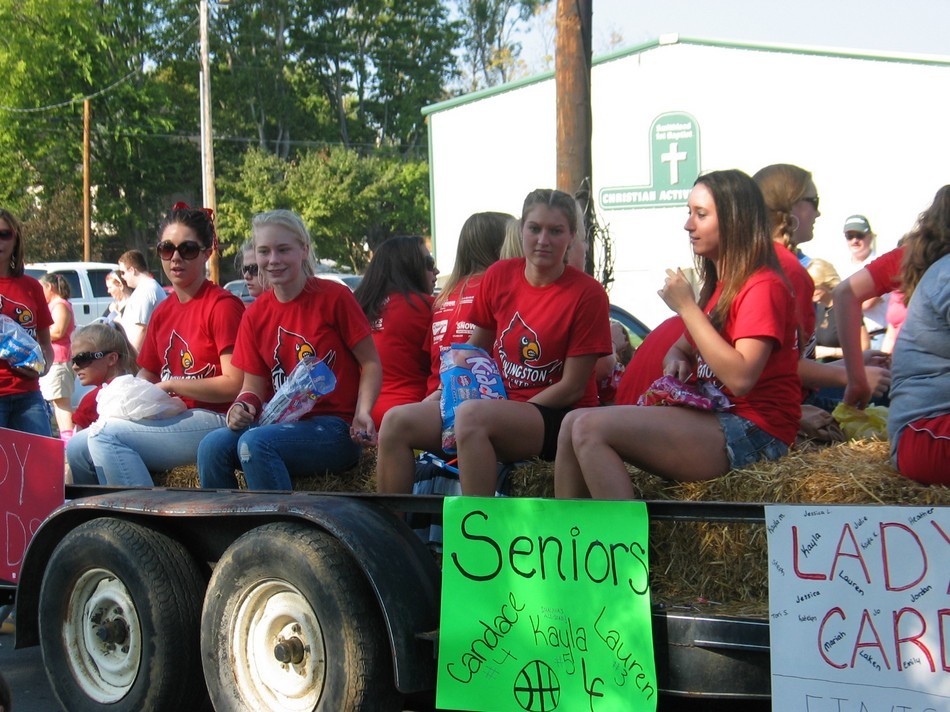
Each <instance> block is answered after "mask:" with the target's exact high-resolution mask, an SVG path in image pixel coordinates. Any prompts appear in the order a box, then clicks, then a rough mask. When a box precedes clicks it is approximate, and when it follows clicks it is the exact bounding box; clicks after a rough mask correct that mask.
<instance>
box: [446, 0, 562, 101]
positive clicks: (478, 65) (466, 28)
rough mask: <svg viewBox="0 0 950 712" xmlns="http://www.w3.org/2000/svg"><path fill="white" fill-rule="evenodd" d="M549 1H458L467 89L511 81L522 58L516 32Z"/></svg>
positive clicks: (472, 89)
mask: <svg viewBox="0 0 950 712" xmlns="http://www.w3.org/2000/svg"><path fill="white" fill-rule="evenodd" d="M551 1H552V0H460V1H459V2H458V3H457V7H458V12H459V15H460V17H461V23H462V28H463V29H462V50H463V52H462V63H463V66H464V68H465V74H466V79H467V81H468V87H467V88H468V89H469V90H470V91H474V90H476V89H482V88H485V87H492V86H497V85H498V84H503V83H505V82H508V81H511V80H512V79H513V78H514V75H513V73H514V70H515V69H516V67H517V66H518V59H519V57H520V55H521V43H520V42H518V41H517V38H516V30H518V29H519V28H522V29H523V28H525V26H526V23H527V22H528V20H530V19H531V18H532V16H534V15H535V14H536V13H537V12H538V11H539V10H540V9H541V8H544V7H546V6H547V5H548V4H550V3H551Z"/></svg>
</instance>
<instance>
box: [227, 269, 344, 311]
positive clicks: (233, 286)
mask: <svg viewBox="0 0 950 712" xmlns="http://www.w3.org/2000/svg"><path fill="white" fill-rule="evenodd" d="M317 276H318V277H319V278H320V279H329V280H331V281H333V282H339V283H340V284H345V285H346V286H347V287H349V288H350V290H355V289H356V287H357V286H358V285H359V283H360V282H361V281H363V275H361V274H346V273H343V272H320V273H318V274H317ZM224 288H225V289H227V290H228V291H229V292H231V294H234V295H236V296H238V297H240V298H241V301H242V302H244V303H245V304H250V303H251V302H253V301H254V297H252V296H251V295H250V294H249V293H248V291H247V284H246V283H245V282H244V280H243V279H233V280H231V281H230V282H228V283H227V284H225V285H224Z"/></svg>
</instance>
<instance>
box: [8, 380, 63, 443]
mask: <svg viewBox="0 0 950 712" xmlns="http://www.w3.org/2000/svg"><path fill="white" fill-rule="evenodd" d="M49 418H50V410H49V405H48V404H47V402H46V401H45V400H43V394H42V393H40V392H39V391H29V392H28V393H15V394H14V395H10V396H3V397H2V398H0V428H9V429H10V430H19V431H20V432H21V433H33V434H34V435H45V436H46V437H48V438H51V437H53V429H52V427H51V426H50V420H49Z"/></svg>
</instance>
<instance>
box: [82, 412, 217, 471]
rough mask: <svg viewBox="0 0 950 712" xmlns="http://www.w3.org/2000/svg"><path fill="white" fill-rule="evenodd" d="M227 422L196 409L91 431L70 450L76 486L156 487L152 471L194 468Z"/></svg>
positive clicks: (114, 423) (111, 423)
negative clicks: (201, 449)
mask: <svg viewBox="0 0 950 712" xmlns="http://www.w3.org/2000/svg"><path fill="white" fill-rule="evenodd" d="M225 422H226V421H225V418H224V414H223V413H215V412H214V411H210V410H204V409H202V408H192V409H190V410H186V411H185V412H184V413H182V414H181V415H176V416H175V417H174V418H163V419H161V420H118V419H110V420H108V421H106V423H105V424H104V425H103V426H102V429H101V430H99V431H98V432H96V433H93V432H92V431H93V430H95V427H94V426H93V427H90V428H87V429H86V430H82V431H80V432H79V433H77V434H76V435H74V436H73V440H76V441H77V442H76V443H75V444H72V443H73V440H70V441H69V444H67V447H66V458H67V460H68V462H69V467H70V470H72V473H73V482H77V483H81V482H92V483H94V482H97V481H98V482H99V483H100V484H104V485H120V486H123V487H152V486H153V485H154V484H155V483H154V482H152V476H151V474H150V472H163V471H165V470H171V469H172V468H174V467H180V466H182V465H193V464H194V463H195V458H196V453H197V452H198V444H199V443H200V442H201V439H202V438H204V436H205V435H207V434H208V433H210V432H212V431H214V430H217V429H218V428H220V427H222V426H223V425H224V424H225ZM92 478H95V479H92Z"/></svg>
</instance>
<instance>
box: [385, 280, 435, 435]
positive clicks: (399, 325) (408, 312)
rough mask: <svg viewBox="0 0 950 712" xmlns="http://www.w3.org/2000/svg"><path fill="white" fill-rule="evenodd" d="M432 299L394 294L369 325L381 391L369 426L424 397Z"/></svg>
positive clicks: (427, 374) (415, 295)
mask: <svg viewBox="0 0 950 712" xmlns="http://www.w3.org/2000/svg"><path fill="white" fill-rule="evenodd" d="M431 321H432V297H430V296H429V295H428V294H426V295H422V294H413V295H411V296H409V297H407V296H406V295H405V294H400V293H398V292H395V293H393V294H390V295H389V296H388V297H387V298H386V302H385V303H384V304H383V308H382V313H381V314H380V316H379V318H378V319H376V321H375V322H374V323H373V324H372V329H373V343H374V344H376V351H378V352H379V360H380V362H381V363H382V365H383V387H382V388H381V389H380V391H379V398H378V399H377V400H376V405H375V406H373V422H374V423H376V425H377V426H378V425H379V424H380V423H382V422H383V416H384V415H385V414H386V411H387V410H389V409H390V408H392V407H393V406H397V405H402V404H404V403H418V402H419V401H421V400H422V399H423V398H425V396H426V380H427V379H428V377H429V367H430V363H429V324H430V323H431Z"/></svg>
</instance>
